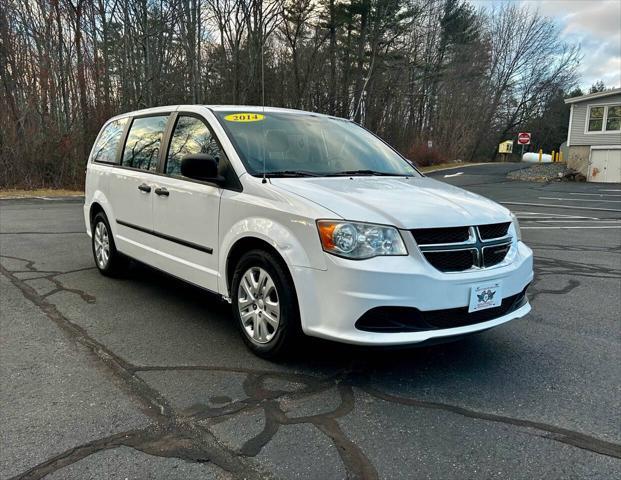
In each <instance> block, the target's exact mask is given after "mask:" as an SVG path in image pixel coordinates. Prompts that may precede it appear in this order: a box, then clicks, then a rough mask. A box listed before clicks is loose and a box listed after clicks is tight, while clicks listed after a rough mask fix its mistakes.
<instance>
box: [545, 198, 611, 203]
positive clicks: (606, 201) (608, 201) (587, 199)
mask: <svg viewBox="0 0 621 480" xmlns="http://www.w3.org/2000/svg"><path fill="white" fill-rule="evenodd" d="M538 198H539V200H560V201H565V202H600V203H601V202H605V203H621V200H602V199H597V200H595V199H591V198H580V199H578V198H561V197H538Z"/></svg>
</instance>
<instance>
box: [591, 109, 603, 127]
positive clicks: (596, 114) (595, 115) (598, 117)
mask: <svg viewBox="0 0 621 480" xmlns="http://www.w3.org/2000/svg"><path fill="white" fill-rule="evenodd" d="M603 125H604V107H591V110H590V111H589V132H601V131H602V126H603Z"/></svg>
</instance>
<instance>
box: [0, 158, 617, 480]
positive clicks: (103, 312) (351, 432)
mask: <svg viewBox="0 0 621 480" xmlns="http://www.w3.org/2000/svg"><path fill="white" fill-rule="evenodd" d="M507 168H508V166H507ZM471 169H474V170H469V169H464V174H462V175H461V176H456V177H449V178H446V180H447V181H451V182H454V183H456V184H459V185H462V186H464V187H465V188H469V189H471V190H473V191H476V192H477V193H482V194H484V195H487V196H490V197H491V198H494V199H497V200H500V201H506V202H519V203H528V202H529V201H530V202H532V203H545V202H544V201H542V200H534V198H535V197H536V196H537V195H541V194H542V192H543V193H545V194H546V195H548V196H551V197H560V196H568V195H569V194H571V193H581V194H587V195H590V194H593V195H594V196H592V197H587V198H594V199H596V198H599V197H598V196H597V195H599V193H598V192H599V190H601V189H603V188H610V189H619V191H620V192H621V187H619V186H614V185H613V186H610V187H602V185H601V184H600V185H597V184H588V185H587V184H580V185H575V184H550V185H543V184H531V183H524V182H507V181H505V180H504V170H502V169H500V168H499V167H493V168H490V167H487V168H479V167H471ZM435 175H437V176H438V177H439V178H440V179H444V177H443V174H442V172H438V173H437V174H435ZM552 193H553V194H552ZM613 195H614V194H613ZM571 198H573V197H571ZM576 198H578V199H580V198H583V197H580V196H576ZM610 198H613V197H610ZM615 198H621V197H615ZM613 201H614V200H613ZM551 203H554V204H558V203H559V202H558V201H552V202H551ZM568 205H569V206H570V207H571V205H574V206H575V207H576V210H573V209H571V208H569V209H558V208H548V207H540V206H525V205H520V206H513V205H509V206H510V208H512V209H513V210H520V211H521V212H522V214H519V215H520V221H521V223H522V226H523V227H528V228H525V229H524V230H523V236H524V239H525V241H526V242H527V243H528V244H529V245H530V246H531V247H533V249H534V250H535V255H536V279H535V282H534V284H533V286H532V289H531V291H530V298H531V300H532V303H533V312H532V313H531V314H530V315H529V316H528V317H526V318H524V319H521V320H516V321H513V322H510V323H509V324H507V325H505V326H503V327H500V328H498V329H495V330H491V331H488V332H485V333H483V334H480V335H477V336H472V337H469V338H467V339H465V340H463V341H461V342H458V343H452V344H445V345H439V346H435V347H429V348H423V349H411V348H410V349H400V350H397V349H368V348H360V347H352V346H346V345H338V344H332V343H328V342H324V341H319V340H310V339H309V341H307V342H305V344H304V346H303V348H302V349H300V351H299V352H297V354H296V355H295V356H294V357H293V358H291V359H289V360H287V361H285V362H281V363H271V362H268V361H265V360H261V359H259V358H257V357H254V356H253V355H252V354H251V353H249V352H248V351H246V349H245V347H244V345H243V343H242V341H241V339H240V338H239V337H238V333H237V331H236V328H235V326H234V324H233V323H232V316H231V314H230V311H229V307H228V305H227V304H225V303H223V302H221V301H219V300H218V298H217V297H215V296H213V295H210V294H207V293H205V292H203V291H201V290H198V289H196V288H194V287H192V286H190V285H187V284H184V283H182V282H180V281H178V280H175V279H173V278H171V277H168V276H166V275H165V274H162V273H160V272H157V271H155V270H152V269H150V268H148V267H146V266H143V265H139V264H132V266H131V269H130V271H129V272H128V274H127V275H126V276H125V277H124V278H122V279H114V280H113V279H109V278H105V277H103V276H101V275H99V273H98V272H97V270H96V269H95V267H94V264H93V261H92V258H91V251H90V245H89V239H88V237H87V236H86V235H85V234H84V233H83V223H82V222H83V220H82V216H81V213H82V212H81V208H82V205H81V203H80V201H79V200H78V201H76V200H70V199H61V200H54V201H44V200H12V201H9V200H5V201H0V288H1V290H0V292H1V295H0V302H1V303H0V314H1V325H0V341H1V346H0V387H1V388H0V404H1V405H2V409H1V412H0V425H2V426H1V439H2V440H1V442H2V444H1V448H0V451H1V454H0V478H3V479H4V478H6V479H13V478H15V479H17V478H19V479H38V478H49V479H80V480H82V479H100V478H101V479H117V478H118V479H126V478H127V479H147V478H148V479H229V478H231V479H236V478H247V479H258V478H261V479H263V478H285V479H289V478H303V479H322V480H323V479H333V478H334V479H340V478H360V479H376V478H394V479H401V478H416V479H418V478H421V479H422V478H430V479H436V478H437V479H453V478H454V479H464V478H525V479H526V478H538V477H547V478H585V477H588V478H602V479H609V478H619V477H620V476H621V421H620V417H619V412H620V411H621V409H620V407H621V397H620V395H619V378H620V375H619V374H620V367H619V365H621V349H620V343H621V338H620V337H621V335H620V333H621V330H620V323H619V314H620V312H621V304H620V302H621V300H620V291H621V256H620V253H621V229H618V228H610V229H597V228H592V229H567V230H566V229H556V228H554V229H547V228H541V227H546V226H550V225H552V226H554V225H556V226H563V225H566V226H568V225H573V223H570V222H571V221H573V220H570V219H569V217H563V216H562V215H573V216H582V217H585V218H586V217H587V215H588V218H590V219H592V220H589V222H591V223H590V225H591V224H592V226H597V225H603V224H605V225H617V224H618V223H617V222H619V219H621V210H618V209H619V208H620V207H618V206H617V205H621V202H619V203H602V204H601V205H599V204H598V203H596V202H590V203H588V204H586V203H584V202H579V201H576V202H574V203H568ZM585 205H588V206H587V208H598V206H600V207H605V208H606V209H607V210H611V211H607V210H606V211H593V210H582V209H581V208H584V206H585ZM614 209H617V211H616V212H615V211H612V210H614ZM544 217H545V218H544ZM554 218H558V222H561V223H552V222H555V220H554ZM541 219H543V220H544V221H540V220H541ZM550 219H551V220H550ZM545 221H548V222H551V223H545ZM565 221H566V222H567V223H562V222H565ZM584 222H587V220H584ZM597 222H600V223H597ZM601 222H604V223H601ZM580 225H582V224H580Z"/></svg>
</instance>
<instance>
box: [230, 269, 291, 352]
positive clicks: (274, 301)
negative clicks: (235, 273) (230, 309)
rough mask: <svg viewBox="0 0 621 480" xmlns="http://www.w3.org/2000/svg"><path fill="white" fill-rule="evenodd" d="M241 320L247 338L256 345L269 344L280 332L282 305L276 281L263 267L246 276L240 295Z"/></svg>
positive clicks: (244, 276) (238, 294)
mask: <svg viewBox="0 0 621 480" xmlns="http://www.w3.org/2000/svg"><path fill="white" fill-rule="evenodd" d="M237 299H238V301H237V308H238V311H239V318H240V319H241V322H242V325H243V327H244V331H245V332H246V335H248V337H249V338H250V339H251V340H252V341H253V342H256V343H261V344H264V343H268V342H269V341H270V340H272V338H274V335H276V332H277V330H278V325H279V323H280V304H279V300H278V292H277V290H276V285H275V284H274V280H272V277H271V276H270V274H269V273H267V272H266V271H265V270H264V269H263V268H261V267H251V268H249V269H248V270H246V272H245V273H244V275H243V276H242V279H241V282H240V283H239V288H238V291H237Z"/></svg>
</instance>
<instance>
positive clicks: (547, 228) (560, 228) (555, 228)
mask: <svg viewBox="0 0 621 480" xmlns="http://www.w3.org/2000/svg"><path fill="white" fill-rule="evenodd" d="M596 228H621V225H602V226H601V227H574V226H571V227H520V230H587V229H596Z"/></svg>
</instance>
